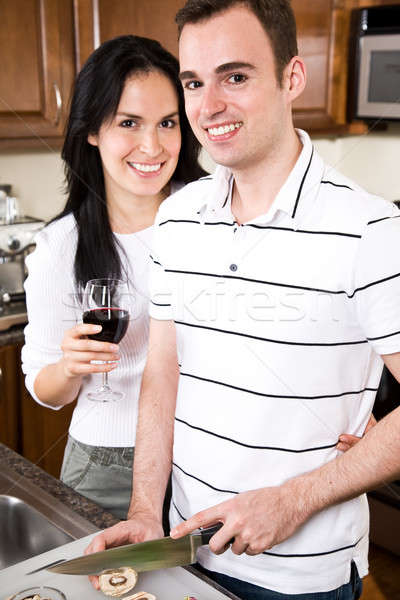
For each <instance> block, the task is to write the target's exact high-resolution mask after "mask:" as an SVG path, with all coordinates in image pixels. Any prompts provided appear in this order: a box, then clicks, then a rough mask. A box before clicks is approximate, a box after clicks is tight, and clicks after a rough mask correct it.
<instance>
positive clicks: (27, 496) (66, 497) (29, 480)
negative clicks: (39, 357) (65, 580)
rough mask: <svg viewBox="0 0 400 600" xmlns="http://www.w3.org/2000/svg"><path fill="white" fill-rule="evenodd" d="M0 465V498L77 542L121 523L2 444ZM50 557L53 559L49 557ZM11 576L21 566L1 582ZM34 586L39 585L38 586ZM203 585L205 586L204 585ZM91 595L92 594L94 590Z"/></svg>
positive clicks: (218, 588)
mask: <svg viewBox="0 0 400 600" xmlns="http://www.w3.org/2000/svg"><path fill="white" fill-rule="evenodd" d="M0 465H1V469H0V494H7V495H11V496H12V495H15V496H17V497H19V498H21V499H22V500H24V501H25V502H28V503H29V504H30V505H31V506H33V507H34V508H36V509H37V510H39V512H42V514H44V516H46V517H47V518H48V519H49V520H50V521H51V522H53V523H54V524H55V525H57V526H58V527H59V528H60V529H62V530H63V531H65V532H66V533H69V534H70V535H71V537H73V538H74V539H76V540H79V539H80V538H84V537H85V536H88V535H90V534H94V533H95V532H96V531H97V530H98V529H104V528H106V527H110V526H111V525H114V524H115V523H117V522H118V519H116V518H115V517H114V516H113V515H111V514H110V513H108V512H107V511H105V510H103V509H102V508H100V507H99V506H97V505H96V504H95V503H94V502H92V501H90V500H88V499H87V498H85V497H84V496H81V495H80V494H78V493H77V492H75V491H74V490H72V489H71V488H69V487H68V486H66V485H65V484H64V483H62V481H60V480H58V479H56V478H55V477H52V476H51V475H49V474H48V473H46V472H45V471H43V470H42V469H40V468H39V467H37V466H36V465H34V464H32V463H31V462H30V461H28V460H26V459H25V458H23V457H22V456H20V455H19V454H17V453H16V452H14V451H13V450H10V448H7V446H5V445H4V444H1V443H0ZM88 539H89V538H88ZM76 543H78V542H76ZM82 543H83V546H82V548H81V547H80V546H79V551H78V554H81V553H82V552H83V549H84V547H86V545H87V543H88V542H87V541H85V542H84V540H82ZM69 547H70V545H67V546H62V547H61V548H60V551H61V552H62V548H69ZM57 552H58V550H57V549H55V550H52V551H51V553H57ZM48 554H49V555H50V553H48ZM74 555H75V556H76V553H75V554H73V555H71V557H72V556H74ZM42 556H45V555H42ZM46 556H47V555H46ZM35 560H36V559H35V558H32V559H31V561H35ZM51 560H52V559H50V561H49V562H51ZM19 564H21V565H22V564H23V565H26V564H28V563H27V561H25V563H19ZM29 564H30V563H29ZM37 566H38V565H36V564H35V567H37ZM35 567H34V568H35ZM169 571H170V570H169V569H167V570H166V571H164V572H165V573H166V575H165V576H166V577H168V576H169V577H172V578H173V573H172V570H171V571H170V573H169V574H168V572H169ZM178 571H179V568H178ZM183 571H187V572H188V574H192V575H195V576H196V577H197V578H199V579H201V580H202V581H203V582H205V583H207V584H208V585H209V586H210V587H211V588H213V591H211V590H210V593H211V596H210V597H212V598H214V597H215V598H217V597H218V598H219V597H221V594H218V592H221V593H222V596H223V598H231V599H233V600H239V599H238V598H237V596H235V595H234V594H231V593H229V592H227V591H226V590H224V589H223V588H222V587H221V586H219V585H218V584H216V583H214V582H213V581H212V580H210V579H209V578H208V577H206V576H205V575H203V574H202V573H200V572H198V571H197V570H196V569H195V568H194V567H192V566H189V567H183ZM26 572H27V570H25V566H24V570H23V573H26ZM11 573H13V576H15V575H16V576H19V573H20V570H19V565H18V564H17V565H14V566H13V567H10V568H9V569H6V570H5V571H0V580H2V577H3V579H4V582H7V583H9V580H8V577H9V574H11ZM3 574H4V575H3ZM5 574H7V575H5ZM81 579H83V578H81ZM29 585H33V583H29ZM34 585H37V584H36V582H35V583H34ZM202 585H203V586H204V583H203V584H202ZM88 589H89V588H88ZM2 591H3V590H2ZM90 592H91V593H93V591H92V590H91V589H90ZM96 597H97V594H96ZM204 597H205V596H204Z"/></svg>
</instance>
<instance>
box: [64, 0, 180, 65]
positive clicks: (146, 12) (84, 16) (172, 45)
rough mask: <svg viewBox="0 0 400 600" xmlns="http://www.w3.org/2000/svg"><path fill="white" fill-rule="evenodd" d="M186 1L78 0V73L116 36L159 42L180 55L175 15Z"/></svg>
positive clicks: (76, 12) (76, 38) (76, 20)
mask: <svg viewBox="0 0 400 600" xmlns="http://www.w3.org/2000/svg"><path fill="white" fill-rule="evenodd" d="M184 4H185V0H136V1H132V0H75V2H74V6H75V13H74V22H75V40H76V48H77V53H76V56H77V65H76V66H77V70H79V69H80V68H81V67H82V65H83V63H84V62H85V61H86V59H87V58H88V56H89V55H90V54H91V52H93V50H94V49H95V48H97V46H99V45H100V44H101V43H102V42H105V41H106V40H109V39H111V38H113V37H116V36H117V35H127V34H132V35H141V36H143V37H150V38H153V39H156V40H158V41H159V42H161V43H162V44H163V46H165V47H166V48H167V49H168V50H169V51H170V52H172V54H174V55H175V56H178V33H177V27H176V24H175V21H174V19H175V14H176V13H177V12H178V10H179V9H180V8H181V7H182V6H183V5H184Z"/></svg>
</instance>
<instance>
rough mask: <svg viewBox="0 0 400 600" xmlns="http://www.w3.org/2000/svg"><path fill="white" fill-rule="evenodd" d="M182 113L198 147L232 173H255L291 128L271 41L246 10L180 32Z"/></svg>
mask: <svg viewBox="0 0 400 600" xmlns="http://www.w3.org/2000/svg"><path fill="white" fill-rule="evenodd" d="M179 58H180V68H181V79H182V84H183V87H184V91H185V102H186V112H187V116H188V119H189V121H190V124H191V126H192V129H193V131H194V133H195V135H196V136H197V138H198V139H199V141H200V143H201V144H202V145H203V146H204V148H205V149H206V150H207V151H208V152H209V154H210V155H211V157H212V158H213V159H214V160H215V161H216V162H217V163H219V164H222V165H225V166H228V167H230V168H232V169H233V170H243V169H248V168H251V169H253V168H254V167H256V166H257V165H258V164H259V163H260V161H261V162H263V161H265V160H268V158H270V157H271V152H273V151H274V148H276V145H277V143H279V141H280V140H282V136H283V135H284V134H285V131H287V127H288V123H289V122H290V123H291V111H290V99H289V95H288V92H287V85H285V82H284V83H283V86H282V87H280V85H279V83H278V81H277V78H276V71H275V60H274V55H273V52H272V48H271V44H270V42H269V39H268V37H267V35H266V33H265V31H264V29H263V27H262V25H261V23H260V22H259V21H258V19H257V17H256V16H255V15H254V14H253V13H252V12H251V11H250V10H248V8H246V7H243V6H236V7H233V8H231V9H229V10H227V11H225V12H223V13H220V14H217V15H215V16H214V17H212V18H210V19H208V20H206V21H203V22H199V23H196V24H188V25H185V27H184V28H183V31H182V34H181V38H180V43H179Z"/></svg>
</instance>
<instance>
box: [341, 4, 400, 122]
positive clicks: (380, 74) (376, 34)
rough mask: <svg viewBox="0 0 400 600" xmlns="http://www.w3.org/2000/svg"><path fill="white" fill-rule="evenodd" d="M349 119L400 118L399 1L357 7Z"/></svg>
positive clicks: (353, 36)
mask: <svg viewBox="0 0 400 600" xmlns="http://www.w3.org/2000/svg"><path fill="white" fill-rule="evenodd" d="M348 91H349V105H348V117H349V119H350V120H353V119H362V120H366V121H368V120H382V121H397V120H400V4H396V5H389V6H374V7H370V8H361V9H358V10H354V11H353V14H352V26H351V42H350V69H349V90H348Z"/></svg>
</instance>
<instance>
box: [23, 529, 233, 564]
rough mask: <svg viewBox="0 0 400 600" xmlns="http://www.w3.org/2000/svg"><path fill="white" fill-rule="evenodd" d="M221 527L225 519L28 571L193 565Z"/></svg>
mask: <svg viewBox="0 0 400 600" xmlns="http://www.w3.org/2000/svg"><path fill="white" fill-rule="evenodd" d="M221 527H222V523H218V524H217V525H213V526H212V527H208V528H207V529H200V530H199V531H198V532H196V533H191V534H189V535H185V536H184V537H182V538H179V539H178V540H173V539H172V538H171V537H165V538H161V539H159V540H150V541H148V542H141V543H140V544H129V545H127V546H119V547H118V548H110V549H109V550H104V551H102V552H95V553H94V554H87V555H85V556H80V557H79V558H73V559H71V560H62V561H57V562H56V563H54V562H52V563H50V564H48V565H45V566H44V567H40V568H39V569H36V570H35V571H31V572H30V573H27V575H32V573H37V572H38V571H43V570H48V571H52V572H53V573H63V574H65V575H97V574H99V573H101V572H102V571H104V570H105V569H114V568H116V569H119V568H120V567H132V568H133V569H135V571H153V570H154V569H166V568H168V567H179V566H183V565H190V564H192V563H195V562H196V552H197V549H198V548H199V547H200V546H204V545H205V544H208V542H209V541H210V539H211V538H212V536H213V535H214V533H216V532H217V531H218V530H219V529H221ZM232 541H233V540H232ZM230 543H231V542H230Z"/></svg>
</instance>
